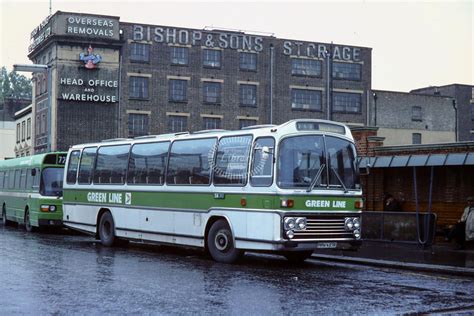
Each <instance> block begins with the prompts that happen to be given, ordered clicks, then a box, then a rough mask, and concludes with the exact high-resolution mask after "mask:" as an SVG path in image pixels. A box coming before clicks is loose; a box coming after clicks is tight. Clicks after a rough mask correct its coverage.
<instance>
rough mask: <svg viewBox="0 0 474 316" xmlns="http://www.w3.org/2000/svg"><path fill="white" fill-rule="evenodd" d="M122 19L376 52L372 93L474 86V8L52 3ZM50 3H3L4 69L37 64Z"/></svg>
mask: <svg viewBox="0 0 474 316" xmlns="http://www.w3.org/2000/svg"><path fill="white" fill-rule="evenodd" d="M57 10H60V11H70V12H82V13H93V14H104V15H114V16H119V17H120V21H123V22H137V23H144V24H155V25H169V26H176V27H190V28H198V29H202V28H204V27H206V26H213V27H219V28H228V29H237V30H248V31H259V32H266V33H270V34H273V35H274V36H276V37H278V38H288V39H297V40H305V41H312V42H317V43H320V42H321V43H330V42H334V43H337V44H346V45H355V46H363V47H371V48H372V49H373V50H372V88H373V89H381V90H393V91H410V90H412V89H416V88H420V87H426V86H436V85H445V84H451V83H462V84H471V85H474V62H473V59H474V58H473V54H474V39H473V35H474V34H473V16H474V0H471V1H454V0H453V1H382V0H378V1H360V0H359V1H356V0H353V1H325V2H323V1H281V2H276V1H245V0H241V1H238V2H231V1H208V2H202V1H180V0H175V1H151V0H148V1H143V0H142V1H125V0H123V1H117V0H96V1H87V0H86V1H76V0H68V1H64V0H61V1H60V0H52V12H53V13H54V12H56V11H57ZM48 14H49V1H48V0H30V1H27V0H0V66H7V68H8V69H10V70H11V69H12V65H13V64H20V63H30V61H29V60H28V57H27V52H28V45H29V43H30V33H31V31H32V30H33V29H34V28H35V27H36V26H37V25H39V24H40V23H41V21H43V20H44V18H45V17H46V16H47V15H48Z"/></svg>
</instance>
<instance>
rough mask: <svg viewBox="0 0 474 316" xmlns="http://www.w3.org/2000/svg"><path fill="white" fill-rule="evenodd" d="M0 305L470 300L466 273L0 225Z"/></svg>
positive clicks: (104, 307) (261, 310) (95, 307)
mask: <svg viewBox="0 0 474 316" xmlns="http://www.w3.org/2000/svg"><path fill="white" fill-rule="evenodd" d="M0 255H1V257H0V311H1V313H2V314H11V313H22V314H51V313H59V314H85V313H91V312H92V313H94V314H96V313H97V314H98V313H108V314H125V313H127V314H128V313H140V314H176V313H179V314H229V313H231V314H244V315H247V314H314V313H328V312H330V313H331V312H332V313H341V312H342V313H350V314H354V313H355V314H361V313H405V312H424V311H430V310H441V309H448V308H459V307H462V306H469V305H474V302H473V294H474V282H472V279H468V278H461V277H459V278H456V277H452V276H450V277H442V276H436V275H428V274H417V273H411V272H403V271H396V270H388V269H376V268H371V267H361V266H353V265H345V264H335V263H325V262H321V261H315V260H314V261H309V262H307V263H305V264H303V265H299V266H294V265H291V264H290V263H288V262H287V261H285V260H284V259H283V258H282V257H281V258H280V257H277V256H270V255H255V254H249V255H246V256H245V258H244V259H243V260H242V261H241V262H240V263H238V264H235V265H224V264H219V263H215V262H213V261H211V260H210V259H208V258H206V257H205V256H204V255H203V254H202V253H201V252H200V251H196V250H184V249H180V248H170V247H164V246H155V245H139V244H130V245H129V246H127V247H123V248H104V247H102V246H101V245H100V244H99V243H97V242H95V241H94V240H93V239H92V238H91V237H88V236H80V235H74V234H71V233H68V232H61V233H51V232H50V233H45V232H43V233H36V234H28V233H26V232H24V231H23V230H21V229H16V228H12V227H3V226H1V225H0Z"/></svg>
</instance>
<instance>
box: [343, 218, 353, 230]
mask: <svg viewBox="0 0 474 316" xmlns="http://www.w3.org/2000/svg"><path fill="white" fill-rule="evenodd" d="M344 228H345V229H346V230H353V229H354V220H353V219H352V218H351V217H346V220H345V221H344Z"/></svg>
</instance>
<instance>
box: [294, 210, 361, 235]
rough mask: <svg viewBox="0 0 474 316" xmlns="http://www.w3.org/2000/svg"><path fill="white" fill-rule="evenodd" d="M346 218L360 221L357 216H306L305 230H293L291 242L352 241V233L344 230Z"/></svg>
mask: <svg viewBox="0 0 474 316" xmlns="http://www.w3.org/2000/svg"><path fill="white" fill-rule="evenodd" d="M346 217H357V218H359V219H360V216H359V214H354V215H352V214H351V215H349V214H343V215H328V216H323V215H318V216H307V217H306V229H305V230H295V231H294V234H295V236H294V238H292V240H295V241H297V240H322V241H325V240H354V239H355V238H354V233H353V232H352V231H348V230H346V229H345V228H344V222H345V218H346Z"/></svg>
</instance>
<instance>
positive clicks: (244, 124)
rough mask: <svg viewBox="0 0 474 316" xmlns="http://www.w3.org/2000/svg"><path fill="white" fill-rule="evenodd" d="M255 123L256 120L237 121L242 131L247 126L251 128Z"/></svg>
mask: <svg viewBox="0 0 474 316" xmlns="http://www.w3.org/2000/svg"><path fill="white" fill-rule="evenodd" d="M256 124H257V121H256V120H251V119H240V120H239V128H240V129H242V128H244V127H247V126H252V125H256Z"/></svg>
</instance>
